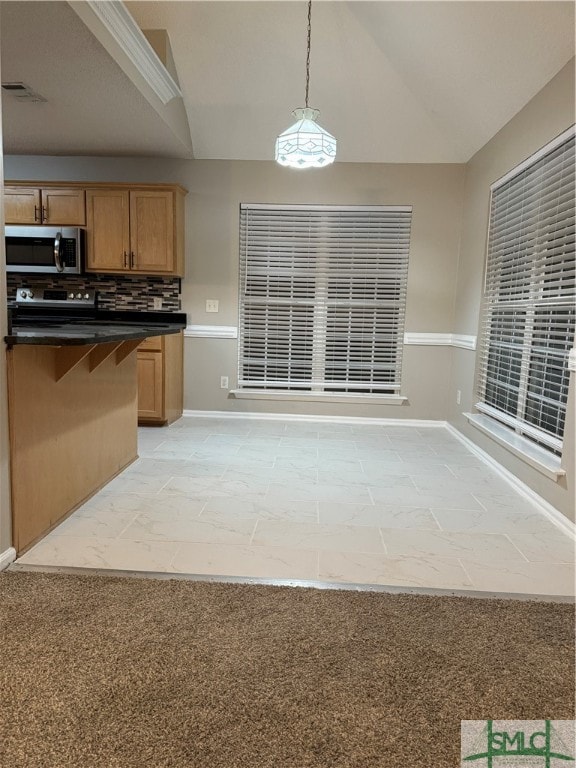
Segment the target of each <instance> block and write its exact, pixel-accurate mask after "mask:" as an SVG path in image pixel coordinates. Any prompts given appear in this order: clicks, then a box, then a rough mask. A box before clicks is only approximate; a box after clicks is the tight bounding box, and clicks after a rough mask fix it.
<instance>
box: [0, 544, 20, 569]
mask: <svg viewBox="0 0 576 768" xmlns="http://www.w3.org/2000/svg"><path fill="white" fill-rule="evenodd" d="M14 560H16V550H15V549H14V547H8V549H5V550H4V552H0V571H3V570H4V569H5V568H8V566H9V565H10V563H13V562H14Z"/></svg>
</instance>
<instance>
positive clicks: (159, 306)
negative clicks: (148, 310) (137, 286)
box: [153, 296, 162, 309]
mask: <svg viewBox="0 0 576 768" xmlns="http://www.w3.org/2000/svg"><path fill="white" fill-rule="evenodd" d="M153 306H154V309H162V297H161V296H154V305H153Z"/></svg>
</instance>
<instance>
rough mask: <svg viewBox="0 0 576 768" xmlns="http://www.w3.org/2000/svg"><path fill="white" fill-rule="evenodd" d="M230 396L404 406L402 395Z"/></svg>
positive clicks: (239, 392)
mask: <svg viewBox="0 0 576 768" xmlns="http://www.w3.org/2000/svg"><path fill="white" fill-rule="evenodd" d="M230 394H231V395H232V396H233V397H235V398H236V399H238V400H296V401H298V402H318V401H322V402H325V403H372V404H373V405H376V404H380V405H403V404H404V403H405V402H406V401H407V400H408V398H407V397H402V395H360V394H358V395H356V394H353V393H334V394H330V393H328V392H283V391H281V390H278V391H272V390H260V389H233V390H231V392H230Z"/></svg>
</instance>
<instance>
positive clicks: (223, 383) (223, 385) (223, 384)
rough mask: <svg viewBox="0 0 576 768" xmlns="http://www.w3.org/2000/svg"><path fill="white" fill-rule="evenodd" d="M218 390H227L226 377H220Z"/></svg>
mask: <svg viewBox="0 0 576 768" xmlns="http://www.w3.org/2000/svg"><path fill="white" fill-rule="evenodd" d="M220 389H228V376H220Z"/></svg>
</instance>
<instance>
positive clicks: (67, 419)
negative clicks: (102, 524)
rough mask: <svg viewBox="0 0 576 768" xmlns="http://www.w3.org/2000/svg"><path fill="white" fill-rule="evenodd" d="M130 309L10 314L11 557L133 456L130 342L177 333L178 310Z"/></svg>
mask: <svg viewBox="0 0 576 768" xmlns="http://www.w3.org/2000/svg"><path fill="white" fill-rule="evenodd" d="M119 314H121V315H122V316H123V319H119V318H118V317H117V315H119ZM131 314H132V313H110V314H109V315H108V316H103V315H102V314H100V315H99V316H98V317H95V318H92V319H90V320H89V321H86V319H85V318H82V319H80V320H77V321H74V320H70V321H63V322H60V323H59V322H57V321H54V322H53V323H52V324H50V323H46V324H41V323H39V324H37V325H34V323H33V322H32V321H28V320H27V321H26V322H23V323H20V322H19V320H16V321H13V325H12V328H11V330H10V331H9V335H7V336H6V337H5V342H6V344H7V357H8V397H9V425H10V449H11V493H12V518H13V539H14V546H15V548H16V551H17V552H18V553H19V554H21V553H22V552H23V551H24V550H25V549H27V548H28V547H30V546H31V545H32V544H34V543H35V542H36V541H37V540H38V539H39V538H40V537H42V536H43V535H45V534H46V533H47V532H48V531H49V530H50V529H51V528H53V527H54V526H55V525H57V524H58V522H60V521H61V520H62V519H63V518H65V517H66V516H67V515H69V514H70V513H71V512H73V511H74V510H75V509H76V508H77V507H78V506H80V505H81V504H82V503H83V502H85V501H86V500H87V499H88V498H90V497H91V496H92V495H93V494H94V493H96V492H97V491H98V490H99V489H101V488H102V487H103V486H104V485H106V483H108V482H109V481H110V480H111V479H112V478H114V477H115V476H116V475H117V474H118V473H119V472H121V471H122V470H123V469H124V468H125V467H126V466H128V465H129V464H130V463H131V462H133V461H134V460H135V459H136V458H137V426H138V380H137V365H136V348H137V347H138V346H139V344H140V343H141V342H142V341H143V340H144V339H145V338H148V337H151V336H162V335H167V334H174V333H180V332H181V330H182V328H184V327H185V324H186V323H185V317H186V316H185V315H183V314H180V313H179V314H177V315H176V314H169V315H168V313H134V314H137V315H138V316H137V317H131V316H130V315H131ZM158 314H160V315H162V317H161V318H159V317H157V316H155V315H158Z"/></svg>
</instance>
